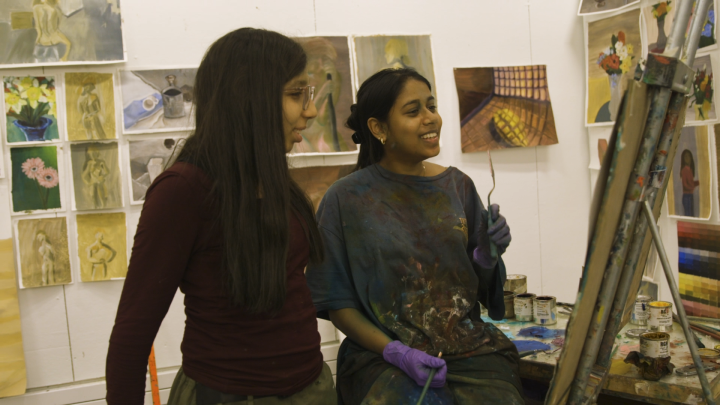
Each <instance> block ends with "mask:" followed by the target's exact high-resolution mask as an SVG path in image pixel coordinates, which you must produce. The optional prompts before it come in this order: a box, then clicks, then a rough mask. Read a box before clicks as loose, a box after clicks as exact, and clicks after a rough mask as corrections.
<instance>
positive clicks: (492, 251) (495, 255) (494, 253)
mask: <svg viewBox="0 0 720 405" xmlns="http://www.w3.org/2000/svg"><path fill="white" fill-rule="evenodd" d="M487 213H488V227H487V229H488V230H490V228H492V226H493V225H495V222H494V221H493V219H492V213H491V212H490V196H488V212H487ZM490 257H491V258H492V261H493V263H494V262H495V261H496V260H497V258H498V250H497V246H495V242H493V241H492V239H490Z"/></svg>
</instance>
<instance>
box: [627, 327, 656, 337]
mask: <svg viewBox="0 0 720 405" xmlns="http://www.w3.org/2000/svg"><path fill="white" fill-rule="evenodd" d="M645 332H650V330H649V329H642V328H640V329H628V331H627V332H625V336H627V337H629V338H633V339H640V335H642V334H643V333H645Z"/></svg>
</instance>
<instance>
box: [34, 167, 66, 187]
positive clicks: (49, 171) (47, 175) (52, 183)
mask: <svg viewBox="0 0 720 405" xmlns="http://www.w3.org/2000/svg"><path fill="white" fill-rule="evenodd" d="M37 181H38V183H39V184H40V185H41V186H43V187H45V188H53V187H57V185H58V183H59V182H60V177H59V176H58V172H57V170H55V169H53V168H52V167H46V168H44V169H42V171H41V172H40V173H39V174H38V177H37Z"/></svg>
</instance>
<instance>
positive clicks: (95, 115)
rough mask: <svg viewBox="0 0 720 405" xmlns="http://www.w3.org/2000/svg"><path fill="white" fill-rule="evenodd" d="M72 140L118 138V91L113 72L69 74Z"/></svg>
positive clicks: (68, 109)
mask: <svg viewBox="0 0 720 405" xmlns="http://www.w3.org/2000/svg"><path fill="white" fill-rule="evenodd" d="M65 111H66V112H67V134H68V140H69V141H89V140H101V139H115V138H117V135H116V134H115V90H114V86H113V75H112V74H111V73H91V72H83V73H65Z"/></svg>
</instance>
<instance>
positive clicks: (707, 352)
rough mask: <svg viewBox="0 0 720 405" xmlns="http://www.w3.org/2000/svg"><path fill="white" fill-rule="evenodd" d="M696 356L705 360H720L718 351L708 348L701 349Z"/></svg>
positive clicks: (719, 351)
mask: <svg viewBox="0 0 720 405" xmlns="http://www.w3.org/2000/svg"><path fill="white" fill-rule="evenodd" d="M698 355H699V356H700V358H701V359H705V360H717V359H720V350H717V349H709V348H707V347H706V348H703V349H698Z"/></svg>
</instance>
